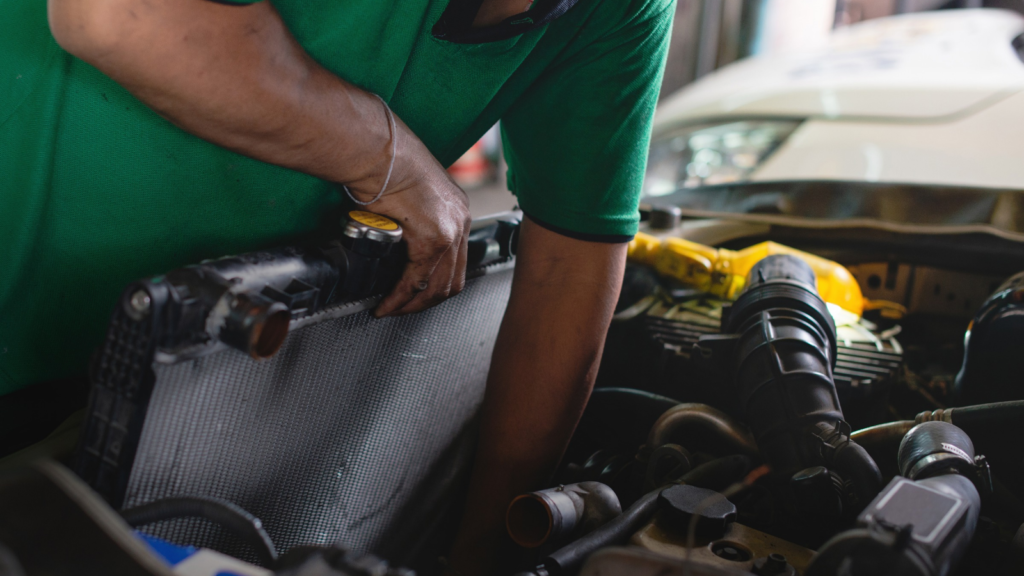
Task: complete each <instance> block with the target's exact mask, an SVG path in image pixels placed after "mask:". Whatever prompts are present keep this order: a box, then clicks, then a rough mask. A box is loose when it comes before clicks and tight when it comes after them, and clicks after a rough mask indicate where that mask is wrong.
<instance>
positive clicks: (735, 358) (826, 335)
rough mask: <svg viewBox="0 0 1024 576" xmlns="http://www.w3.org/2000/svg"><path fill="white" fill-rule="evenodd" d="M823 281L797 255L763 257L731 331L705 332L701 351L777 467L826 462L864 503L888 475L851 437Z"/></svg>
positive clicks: (842, 489)
mask: <svg viewBox="0 0 1024 576" xmlns="http://www.w3.org/2000/svg"><path fill="white" fill-rule="evenodd" d="M814 286H815V276H814V271H813V270H812V269H811V267H810V266H809V265H807V264H806V263H805V262H804V261H802V260H801V259H799V258H797V257H795V256H791V255H775V256H769V257H767V258H765V259H764V260H761V261H760V262H758V263H757V264H756V265H755V266H754V267H753V268H752V269H751V271H750V279H749V280H748V282H747V289H746V290H745V291H744V292H743V294H741V295H740V297H739V299H737V301H736V303H735V305H734V306H733V307H732V309H731V310H730V311H729V313H728V315H727V317H726V318H723V321H722V329H723V332H724V334H721V335H713V336H702V337H701V338H700V340H699V341H698V343H697V345H696V347H695V349H694V354H695V357H697V358H699V359H700V361H702V362H705V363H708V364H709V365H710V366H712V367H713V369H714V370H715V371H717V372H718V373H719V374H721V375H722V376H723V378H722V379H723V380H724V386H725V389H724V393H725V395H726V396H728V397H731V398H733V399H734V400H733V401H734V403H735V408H736V411H737V413H738V414H739V415H740V418H741V419H742V420H743V421H744V422H746V423H747V424H748V425H749V426H750V429H751V431H752V432H753V434H754V438H755V439H756V440H757V445H758V447H759V449H760V452H761V454H762V455H763V456H764V458H765V460H766V461H767V462H768V463H769V464H770V465H771V467H772V469H773V471H774V472H775V473H777V474H781V475H786V476H788V475H793V474H796V473H798V472H800V471H801V470H805V469H808V468H811V467H815V466H826V467H828V468H829V469H830V471H831V472H835V473H838V476H839V480H840V482H837V483H836V489H837V492H838V493H840V495H841V496H842V497H843V498H844V499H845V500H852V501H851V502H848V504H852V505H853V506H854V507H858V508H859V507H862V506H863V505H864V504H866V503H867V502H868V501H870V500H871V498H873V497H874V496H875V494H877V493H878V489H879V487H880V485H881V473H880V472H879V470H878V466H877V465H876V464H875V462H874V461H873V460H872V459H871V457H870V456H869V455H868V454H867V452H866V451H864V449H863V448H861V447H860V446H858V445H857V444H856V443H855V442H852V441H851V440H850V438H849V434H850V429H849V426H848V425H847V424H846V423H845V422H844V421H843V412H842V409H841V408H840V405H839V398H838V397H837V395H836V389H835V384H834V382H833V379H832V370H833V367H834V366H835V363H836V352H837V345H836V329H835V323H834V322H833V320H832V316H831V315H830V314H829V312H828V309H827V308H826V307H825V303H824V302H823V301H822V300H821V298H819V297H818V294H817V293H816V292H815V290H814ZM847 485H849V487H850V489H849V490H847V489H846V488H847ZM794 487H795V488H797V489H799V488H801V487H802V485H800V484H799V483H798V484H797V485H796V486H794ZM851 496H852V498H850V497H851ZM797 497H798V499H799V494H798V495H797Z"/></svg>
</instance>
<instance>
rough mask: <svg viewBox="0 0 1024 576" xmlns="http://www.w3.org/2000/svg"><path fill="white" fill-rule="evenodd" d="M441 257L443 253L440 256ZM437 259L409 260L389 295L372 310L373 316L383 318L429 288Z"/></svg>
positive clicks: (438, 259)
mask: <svg viewBox="0 0 1024 576" xmlns="http://www.w3.org/2000/svg"><path fill="white" fill-rule="evenodd" d="M441 256H443V253H442V254H441ZM439 261H440V258H439V257H429V256H428V257H426V258H422V259H413V258H410V259H409V263H408V264H406V265H405V271H404V272H403V273H402V278H401V279H400V280H399V281H398V284H396V285H395V287H394V288H393V289H392V290H391V293H390V294H388V295H387V296H385V297H384V299H383V300H381V301H380V304H378V305H377V309H376V310H374V316H376V317H377V318H383V317H384V316H387V315H389V314H392V313H394V312H395V311H396V310H398V309H400V308H402V307H404V306H405V305H406V304H408V303H409V302H411V301H412V300H413V299H414V298H415V297H416V296H417V295H418V294H420V293H422V292H425V291H426V290H427V289H429V288H430V278H431V276H432V275H433V273H434V269H435V268H437V264H438V262H439Z"/></svg>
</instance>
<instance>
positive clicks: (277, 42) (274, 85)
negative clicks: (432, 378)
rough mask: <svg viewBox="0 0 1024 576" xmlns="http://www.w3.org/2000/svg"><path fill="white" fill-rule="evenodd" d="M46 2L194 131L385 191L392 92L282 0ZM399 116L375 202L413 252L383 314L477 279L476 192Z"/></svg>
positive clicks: (74, 46)
mask: <svg viewBox="0 0 1024 576" xmlns="http://www.w3.org/2000/svg"><path fill="white" fill-rule="evenodd" d="M48 10H49V18H50V29H51V31H52V32H53V35H54V37H55V38H56V39H57V42H59V43H60V45H61V46H63V47H64V48H65V49H66V50H67V51H68V52H71V53H72V54H74V55H75V56H78V57H79V58H81V59H82V60H85V61H86V62H88V63H90V64H92V65H93V66H95V67H96V68H98V69H100V70H101V71H102V72H103V73H105V74H107V75H108V76H110V77H111V78H113V79H114V80H115V81H117V82H118V83H120V84H121V85H122V86H124V87H125V88H126V89H128V90H129V91H130V92H131V93H132V94H133V95H134V96H136V97H137V98H139V99H140V100H142V101H143V102H145V103H146V104H147V105H148V106H149V107H150V108H152V109H153V110H155V111H156V112H157V113H158V114H160V115H161V116H163V117H164V118H167V119H168V120H169V121H171V122H173V123H174V124H176V125H177V126H179V127H180V128H182V129H184V130H186V131H187V132H190V133H192V134H195V135H196V136H198V137H200V138H203V139H205V140H208V141H210V142H213V143H215V144H218V145H220V146H223V147H225V148H228V149H231V150H234V151H236V152H238V153H240V154H244V155H246V156H250V157H252V158H256V159H258V160H262V161H264V162H269V163H271V164H277V165H279V166H284V167H286V168H291V169H294V170H298V171H301V172H305V173H307V174H311V175H313V176H317V177H319V178H323V179H325V180H328V181H331V182H337V183H342V184H346V185H348V186H349V187H350V189H351V190H352V191H353V194H355V195H356V197H357V198H361V199H362V200H364V201H366V200H369V199H370V198H373V197H374V196H375V195H376V194H377V192H378V191H379V190H380V188H381V185H382V183H383V180H384V177H385V175H386V173H387V167H388V164H389V162H390V154H391V138H392V134H391V133H390V128H389V123H388V120H387V116H386V114H385V112H384V109H383V107H382V106H381V103H380V101H379V100H378V99H377V98H375V97H374V96H373V95H372V94H369V93H367V92H366V91H364V90H362V89H360V88H358V87H356V86H353V85H352V84H349V83H348V82H345V81H344V80H342V79H340V78H338V77H337V76H335V75H334V74H332V73H331V72H329V71H327V70H325V69H324V68H322V67H321V66H320V65H319V64H317V63H316V62H314V61H313V59H312V58H310V57H309V55H307V54H306V53H305V51H304V50H303V49H302V47H301V46H299V44H298V43H297V42H296V41H295V39H294V38H292V36H291V34H290V33H289V32H288V30H287V28H286V27H285V25H284V22H282V20H281V17H280V16H279V15H278V13H277V12H276V11H275V10H274V7H273V5H272V4H271V3H270V2H259V3H256V4H253V5H250V6H227V5H224V4H218V3H216V2H210V1H208V0H48ZM397 124H398V130H397V134H395V135H394V136H395V137H397V139H398V141H397V152H396V158H395V167H394V173H393V175H392V179H391V183H390V185H389V186H388V190H387V193H386V195H385V197H384V198H383V199H381V200H380V201H379V202H375V203H374V204H372V205H371V206H367V209H368V210H371V211H374V212H380V213H381V214H384V215H386V216H390V217H391V218H394V219H396V220H398V221H399V222H400V223H401V224H402V227H403V228H404V232H405V238H406V241H407V245H408V247H409V257H410V262H409V265H408V267H407V268H406V271H405V275H404V276H403V278H402V280H401V281H400V283H399V284H398V286H397V287H396V288H395V290H394V292H393V293H392V294H391V295H390V296H388V297H387V298H385V299H384V300H383V301H382V302H381V305H380V307H379V308H378V310H377V314H378V315H385V314H405V313H409V312H416V311H418V310H422V309H424V308H427V307H429V306H432V305H434V304H436V303H438V302H440V301H441V300H444V299H445V298H447V297H448V296H450V295H452V294H455V293H458V292H459V291H460V290H461V289H462V286H463V283H464V282H465V267H466V233H467V231H468V226H469V211H468V209H467V200H466V195H465V193H463V192H462V190H460V189H459V188H458V186H456V185H455V183H454V182H452V180H451V178H449V177H448V174H447V173H446V172H445V171H444V168H443V167H442V166H441V165H440V164H438V162H437V161H436V160H435V159H434V157H433V156H432V155H431V154H430V151H429V150H427V148H426V147H425V146H424V145H423V143H422V142H420V140H419V139H418V138H417V137H416V135H415V134H413V133H412V132H411V131H410V130H409V128H408V127H407V126H405V124H404V123H402V122H401V121H400V120H398V121H397Z"/></svg>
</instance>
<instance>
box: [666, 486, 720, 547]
mask: <svg viewBox="0 0 1024 576" xmlns="http://www.w3.org/2000/svg"><path fill="white" fill-rule="evenodd" d="M658 503H659V504H660V506H661V509H662V514H664V515H665V516H666V518H667V520H668V521H669V522H672V523H673V524H675V525H677V526H679V527H680V528H684V529H685V527H686V526H689V524H690V522H691V521H692V520H693V517H694V516H697V523H696V527H695V530H696V531H697V532H696V534H697V536H699V537H702V538H711V539H718V538H720V537H721V536H722V535H723V534H725V531H726V530H727V529H728V528H729V525H730V524H732V523H733V522H734V521H735V520H736V505H735V504H733V503H732V502H730V501H728V500H727V499H726V498H725V496H722V495H721V494H719V493H718V492H715V491H714V490H708V489H707V488H698V487H697V486H688V485H685V484H683V485H679V486H670V487H668V488H666V489H665V490H662V492H661V496H659V502H658Z"/></svg>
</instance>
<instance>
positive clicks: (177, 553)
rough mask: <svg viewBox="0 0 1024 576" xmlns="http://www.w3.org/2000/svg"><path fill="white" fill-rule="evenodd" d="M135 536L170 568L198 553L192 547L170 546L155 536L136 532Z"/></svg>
mask: <svg viewBox="0 0 1024 576" xmlns="http://www.w3.org/2000/svg"><path fill="white" fill-rule="evenodd" d="M135 535H136V536H138V537H139V538H140V539H142V541H143V542H145V543H146V544H147V545H149V548H150V550H152V551H153V553H154V554H156V555H157V556H159V557H161V558H163V559H164V560H165V561H166V562H167V564H169V565H171V566H176V565H177V564H179V563H181V562H182V561H184V560H185V559H186V558H188V557H189V556H191V555H193V554H195V553H196V552H198V550H197V549H196V548H194V547H192V546H178V545H177V544H171V543H170V542H167V541H166V540H161V539H160V538H157V537H156V536H150V535H149V534H145V533H143V532H139V531H136V532H135Z"/></svg>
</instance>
